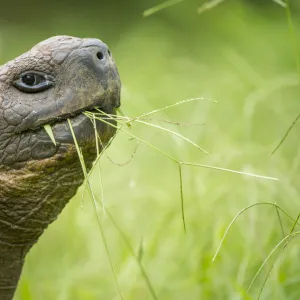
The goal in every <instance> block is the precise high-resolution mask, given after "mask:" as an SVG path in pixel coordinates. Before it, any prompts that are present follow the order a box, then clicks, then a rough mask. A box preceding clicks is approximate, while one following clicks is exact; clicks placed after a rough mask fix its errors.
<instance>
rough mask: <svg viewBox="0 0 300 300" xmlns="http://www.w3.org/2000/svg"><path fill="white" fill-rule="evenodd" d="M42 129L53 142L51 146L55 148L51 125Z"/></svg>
mask: <svg viewBox="0 0 300 300" xmlns="http://www.w3.org/2000/svg"><path fill="white" fill-rule="evenodd" d="M44 129H45V130H46V132H47V134H48V135H49V137H50V139H51V141H52V142H53V144H54V145H55V146H56V141H55V137H54V134H53V131H52V128H51V125H49V124H46V125H44Z"/></svg>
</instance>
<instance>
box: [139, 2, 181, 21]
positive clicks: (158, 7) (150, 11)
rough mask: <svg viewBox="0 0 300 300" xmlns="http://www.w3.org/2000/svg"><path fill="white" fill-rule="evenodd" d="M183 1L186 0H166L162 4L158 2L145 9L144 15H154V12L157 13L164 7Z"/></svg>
mask: <svg viewBox="0 0 300 300" xmlns="http://www.w3.org/2000/svg"><path fill="white" fill-rule="evenodd" d="M182 1H184V0H168V1H165V2H163V3H161V4H158V5H156V6H153V7H151V8H149V9H147V10H145V11H144V12H143V17H149V16H151V15H153V14H155V13H157V12H159V11H161V10H163V9H166V8H168V7H170V6H173V5H175V4H177V3H179V2H182Z"/></svg>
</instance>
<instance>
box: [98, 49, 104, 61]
mask: <svg viewBox="0 0 300 300" xmlns="http://www.w3.org/2000/svg"><path fill="white" fill-rule="evenodd" d="M96 55H97V58H98V59H99V60H103V59H104V55H103V53H102V52H101V51H99V52H97V54H96Z"/></svg>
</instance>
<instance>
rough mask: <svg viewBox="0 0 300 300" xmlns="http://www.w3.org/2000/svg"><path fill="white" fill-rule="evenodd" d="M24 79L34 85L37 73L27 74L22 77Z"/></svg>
mask: <svg viewBox="0 0 300 300" xmlns="http://www.w3.org/2000/svg"><path fill="white" fill-rule="evenodd" d="M22 81H23V83H25V84H27V85H30V86H32V85H34V83H35V75H34V74H25V75H24V76H23V77H22Z"/></svg>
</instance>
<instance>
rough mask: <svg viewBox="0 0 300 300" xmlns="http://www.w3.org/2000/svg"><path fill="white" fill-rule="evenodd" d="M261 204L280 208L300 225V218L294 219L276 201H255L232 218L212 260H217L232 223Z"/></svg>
mask: <svg viewBox="0 0 300 300" xmlns="http://www.w3.org/2000/svg"><path fill="white" fill-rule="evenodd" d="M260 205H271V206H274V207H275V208H276V209H278V210H280V211H281V212H283V213H284V214H285V215H286V216H287V217H288V218H290V219H291V220H293V221H294V224H296V225H298V226H300V224H299V223H298V220H297V219H294V218H292V217H291V216H290V215H289V214H288V213H286V212H285V211H284V210H283V209H281V208H280V207H279V206H278V205H277V204H274V203H270V202H259V203H254V204H251V205H249V206H247V207H245V208H243V209H242V210H240V211H239V212H238V213H237V214H236V215H235V217H234V218H233V219H232V221H231V222H230V224H229V225H228V227H227V228H226V230H225V233H224V234H223V236H222V239H221V241H220V243H219V246H218V248H217V250H216V252H215V254H214V256H213V259H212V262H214V261H215V260H216V257H217V256H218V254H219V253H220V250H221V247H222V245H223V243H224V241H225V238H226V237H227V235H228V232H229V230H230V229H231V227H232V225H233V224H234V223H235V222H236V220H237V219H238V218H239V216H240V215H242V214H243V213H244V212H245V211H247V210H248V209H250V208H252V207H255V206H260Z"/></svg>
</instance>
